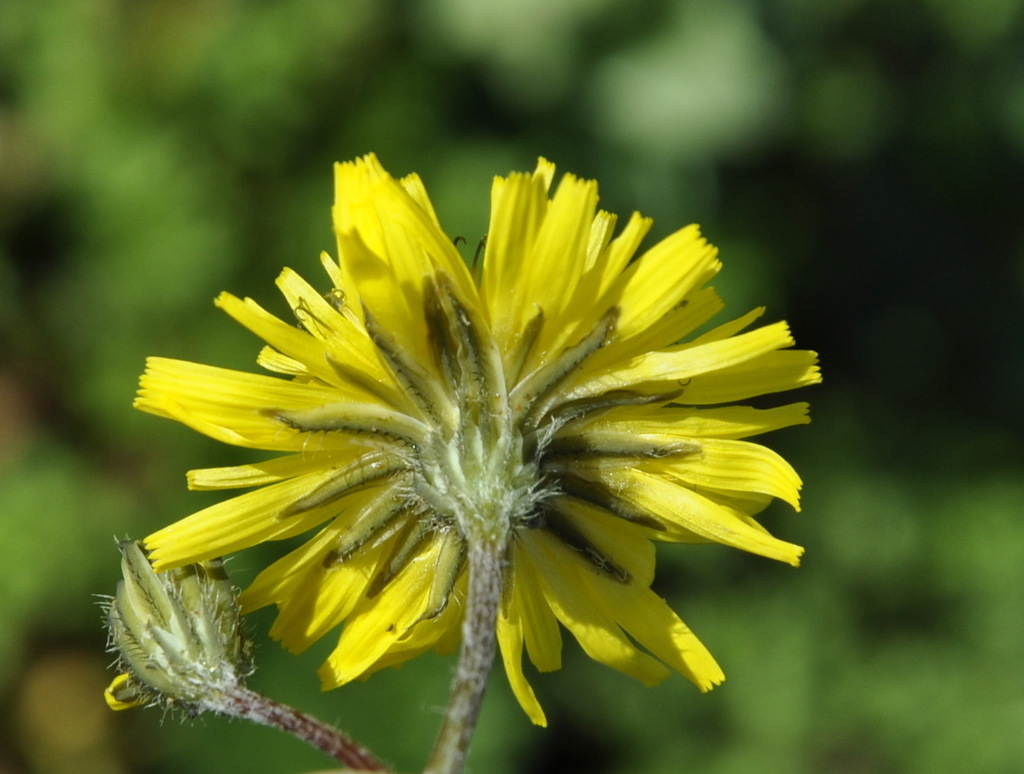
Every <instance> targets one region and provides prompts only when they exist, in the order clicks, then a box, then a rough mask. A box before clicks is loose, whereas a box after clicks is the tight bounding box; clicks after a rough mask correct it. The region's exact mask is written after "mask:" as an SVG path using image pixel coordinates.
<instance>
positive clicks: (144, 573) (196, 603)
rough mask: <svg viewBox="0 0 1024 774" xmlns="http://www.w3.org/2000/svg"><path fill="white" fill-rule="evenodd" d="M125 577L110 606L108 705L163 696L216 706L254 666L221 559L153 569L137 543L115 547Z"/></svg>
mask: <svg viewBox="0 0 1024 774" xmlns="http://www.w3.org/2000/svg"><path fill="white" fill-rule="evenodd" d="M118 548H119V550H120V551H121V570H122V573H123V574H124V580H123V581H121V582H120V583H118V586H117V594H116V595H115V596H114V597H113V598H112V599H111V600H110V603H109V606H108V608H107V619H108V620H107V625H108V627H109V630H110V644H111V650H113V651H116V652H117V653H118V655H119V663H118V666H119V668H120V669H121V670H122V674H120V675H118V676H117V677H116V678H115V679H114V680H113V682H111V684H110V686H109V687H108V688H107V690H106V692H105V694H104V695H105V697H106V700H107V704H108V705H109V706H110V708H111V709H116V710H120V709H127V708H128V707H133V706H136V705H139V704H155V703H160V702H161V701H164V702H167V703H168V704H171V705H174V706H180V707H183V708H184V709H185V710H186V711H187V712H189V713H190V714H196V713H199V712H202V711H203V710H206V709H215V708H217V707H218V706H219V704H220V703H221V699H222V697H223V695H224V694H225V693H226V692H231V691H232V690H233V689H234V688H236V687H237V686H239V685H240V684H241V682H242V681H243V680H244V679H245V678H246V677H247V676H248V675H249V674H251V672H252V664H251V661H250V659H249V643H248V641H247V640H246V638H245V636H244V634H243V633H242V627H241V622H240V618H239V611H238V605H237V604H236V601H235V597H236V595H235V589H234V587H233V586H232V585H231V583H230V581H229V580H228V577H227V574H226V573H225V572H224V568H223V563H222V561H221V560H220V559H214V560H209V561H205V562H200V563H198V564H190V565H186V566H184V567H177V568H175V569H172V570H167V571H166V572H161V573H157V572H156V571H154V570H153V567H152V565H151V564H150V562H149V559H148V558H147V556H146V553H145V551H144V550H143V548H142V545H141V544H140V543H139V542H137V541H131V540H126V541H123V542H121V543H120V544H119V545H118Z"/></svg>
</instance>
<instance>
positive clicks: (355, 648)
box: [320, 535, 458, 688]
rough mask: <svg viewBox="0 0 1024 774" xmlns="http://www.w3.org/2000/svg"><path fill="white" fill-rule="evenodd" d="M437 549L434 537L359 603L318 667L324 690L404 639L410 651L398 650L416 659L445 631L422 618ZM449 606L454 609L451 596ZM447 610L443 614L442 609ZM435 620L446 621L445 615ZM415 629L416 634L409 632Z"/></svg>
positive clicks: (360, 670) (353, 674)
mask: <svg viewBox="0 0 1024 774" xmlns="http://www.w3.org/2000/svg"><path fill="white" fill-rule="evenodd" d="M440 550H441V540H440V538H439V537H438V536H437V535H434V536H433V537H432V538H431V539H430V541H429V543H428V544H427V545H426V546H424V547H423V549H422V550H421V553H420V555H419V556H417V557H415V558H414V559H413V560H412V561H411V562H409V564H408V565H406V566H405V568H404V569H403V570H402V571H401V572H400V573H399V574H398V575H397V576H396V577H395V578H393V579H392V580H391V581H390V582H389V583H388V584H387V585H386V586H385V587H384V589H383V590H382V591H381V592H380V594H378V595H377V596H375V597H374V598H373V599H367V598H366V597H365V596H364V597H363V598H362V599H360V600H359V602H358V603H357V605H356V608H355V610H354V611H353V612H352V614H351V615H350V616H349V618H348V620H347V621H346V623H345V628H344V629H343V630H342V633H341V637H340V639H339V640H338V646H337V647H336V648H335V649H334V651H333V652H332V653H331V655H330V656H329V657H328V659H327V662H326V663H325V664H324V666H323V667H322V668H321V671H320V677H321V681H322V682H323V684H324V687H325V688H331V687H336V686H339V685H343V684H344V683H347V682H349V681H350V680H354V679H356V678H358V677H361V676H363V675H364V673H366V672H367V671H374V667H375V663H376V662H377V661H379V660H380V659H381V658H382V657H384V655H385V654H386V653H387V652H388V651H389V650H391V649H392V648H393V647H394V646H396V645H399V644H400V642H399V641H400V640H403V639H405V640H407V641H408V640H409V638H412V639H411V642H409V644H410V645H411V647H410V648H409V649H404V648H399V650H398V652H401V653H407V654H408V655H407V657H411V656H412V655H415V653H414V652H412V651H415V650H418V651H422V650H425V649H427V648H429V647H431V646H432V645H433V644H434V643H435V642H436V641H437V640H438V639H439V638H440V637H441V635H442V634H443V633H444V627H439V626H438V625H437V624H436V622H435V621H436V620H437V619H435V621H430V620H422V617H423V615H424V613H426V612H428V611H427V606H428V605H427V602H428V598H429V594H430V588H431V582H432V580H433V575H434V574H433V567H434V565H435V563H436V560H437V557H438V554H439V553H440ZM450 606H458V602H457V600H456V599H455V598H454V595H453V599H452V601H451V604H450ZM446 612H448V611H446ZM440 618H446V616H444V614H442V616H440ZM412 628H415V631H410V629H412Z"/></svg>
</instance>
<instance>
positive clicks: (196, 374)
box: [134, 357, 348, 451]
mask: <svg viewBox="0 0 1024 774" xmlns="http://www.w3.org/2000/svg"><path fill="white" fill-rule="evenodd" d="M346 395H348V393H342V392H340V391H339V390H335V389H330V388H327V387H323V386H318V385H315V384H308V383H306V384H304V383H300V382H294V381H285V380H284V379H277V378H274V377H271V376H264V375H262V374H249V373H244V372H242V371H233V370H231V369H227V368H216V367H214V366H207V365H200V364H199V363H189V362H187V361H184V360H171V359H168V358H160V357H151V358H148V359H147V360H146V371H145V373H144V374H143V375H142V379H141V380H140V383H139V394H138V397H137V398H136V399H135V404H134V405H135V407H136V408H138V409H141V410H142V411H148V412H149V413H152V414H156V415H157V416H163V417H168V418H171V419H176V420H178V421H179V422H182V423H184V424H186V425H188V426H189V427H192V428H194V429H195V430H198V431H199V432H201V433H204V434H205V435H209V436H210V437H212V438H216V439H217V440H219V441H223V442H224V443H230V444H233V445H236V446H246V447H249V448H254V449H267V450H282V451H301V450H302V449H303V447H304V446H305V444H306V443H307V442H308V436H303V434H301V433H298V432H296V431H295V430H293V429H291V428H289V427H287V426H285V425H283V424H281V422H279V421H277V420H275V419H273V418H272V417H271V416H269V415H268V413H267V412H268V410H270V409H274V408H278V407H282V406H288V407H289V408H292V409H303V408H314V407H316V406H322V405H324V404H326V403H331V402H334V401H338V400H340V399H342V398H343V397H345V396H346ZM332 440H333V441H334V443H337V439H331V438H323V445H321V447H320V448H322V449H324V448H332ZM346 443H347V442H346Z"/></svg>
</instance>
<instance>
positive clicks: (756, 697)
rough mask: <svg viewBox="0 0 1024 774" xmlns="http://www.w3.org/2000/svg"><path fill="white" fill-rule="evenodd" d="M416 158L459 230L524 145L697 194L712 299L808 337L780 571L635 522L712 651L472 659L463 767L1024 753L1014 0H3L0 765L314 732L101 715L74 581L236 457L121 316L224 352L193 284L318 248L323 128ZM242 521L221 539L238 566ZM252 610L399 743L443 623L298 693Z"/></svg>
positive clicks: (689, 217) (99, 658) (145, 714)
mask: <svg viewBox="0 0 1024 774" xmlns="http://www.w3.org/2000/svg"><path fill="white" fill-rule="evenodd" d="M371 150H373V151H376V152H377V153H378V154H379V155H380V157H381V158H382V159H383V161H384V163H385V164H386V165H387V166H388V168H389V169H391V170H392V171H393V172H395V173H396V174H404V173H406V172H410V171H418V172H419V173H420V174H421V175H422V177H423V178H424V180H425V181H426V184H427V186H428V188H429V190H430V192H431V194H432V195H433V197H434V201H435V203H436V206H437V209H438V211H439V213H440V215H441V219H442V222H443V223H444V224H445V225H446V228H447V230H448V231H449V233H450V234H452V235H461V236H464V237H465V238H466V239H467V241H468V243H469V244H475V243H476V242H477V240H478V239H479V238H480V236H482V235H483V233H484V231H485V229H486V222H487V211H488V191H489V186H490V180H491V177H492V176H493V175H495V174H505V173H507V172H508V171H510V170H513V169H530V168H532V166H533V164H534V162H535V159H536V157H537V156H538V155H541V154H543V155H545V156H547V157H549V158H551V159H552V160H554V161H556V162H557V163H558V164H559V166H560V169H561V170H563V171H573V172H575V173H577V174H580V175H582V176H586V177H593V178H597V179H598V180H599V181H600V183H601V191H602V197H603V199H602V204H603V206H605V207H606V208H607V209H610V210H612V211H615V212H619V213H622V214H628V213H629V212H630V211H631V210H633V209H639V210H641V211H643V212H644V213H646V214H649V215H652V216H654V217H655V218H656V226H655V234H654V236H656V237H660V236H664V235H665V234H667V233H669V232H670V231H671V230H674V229H675V228H676V227H678V226H681V225H683V224H685V223H687V222H691V221H698V222H700V223H701V224H702V225H703V227H704V229H705V232H706V233H707V234H708V235H709V237H710V238H711V239H712V241H714V242H715V243H716V244H718V245H719V246H720V247H721V250H722V258H723V260H724V262H725V270H724V272H723V273H722V274H721V275H720V279H719V280H718V281H716V285H717V286H718V288H719V290H720V292H721V293H722V295H723V296H724V297H725V299H726V301H727V303H728V304H729V309H730V310H731V311H732V312H734V313H736V314H739V313H741V312H743V311H746V309H748V308H749V307H751V306H754V305H758V304H767V305H768V307H769V312H768V316H767V318H766V319H769V320H774V319H781V318H785V319H788V320H789V321H790V323H791V324H792V325H793V328H794V330H795V332H796V336H797V340H798V343H799V344H800V345H801V346H803V347H807V348H813V349H816V350H818V351H820V352H821V354H822V361H823V367H824V371H825V377H826V379H825V383H824V384H823V385H822V386H820V387H816V388H813V389H810V390H806V391H805V392H804V394H802V395H799V396H797V397H798V398H800V399H809V400H811V401H812V404H813V412H814V417H815V421H814V423H813V424H812V425H811V426H810V427H804V428H795V429H792V430H788V431H783V432H781V433H779V434H777V436H776V437H775V438H773V439H771V443H772V445H773V446H774V447H775V448H777V449H780V450H781V451H783V452H784V453H785V454H786V455H787V456H788V457H789V458H790V459H791V460H792V461H793V462H794V463H795V464H796V466H797V468H798V469H799V470H800V471H801V473H802V474H803V476H804V479H805V481H806V487H805V501H804V509H803V512H802V513H800V514H793V513H791V512H789V511H788V510H787V509H786V508H785V507H782V506H778V507H776V506H773V510H771V511H770V512H769V513H768V514H767V515H766V522H767V524H768V525H769V526H770V527H771V528H772V529H773V531H775V532H776V533H777V534H780V535H781V536H783V537H785V538H786V539H788V540H792V541H794V542H798V543H802V544H804V545H806V546H807V555H806V560H805V563H804V566H803V568H801V569H800V570H793V569H791V568H789V567H786V566H782V565H776V564H773V563H771V562H768V561H766V560H762V559H759V558H757V557H752V556H747V555H742V554H739V553H738V552H733V551H729V550H727V549H723V548H717V547H700V548H692V547H685V546H669V547H667V548H664V549H663V550H661V551H660V552H659V576H658V578H657V581H656V588H657V589H658V591H659V592H660V593H662V594H663V595H665V596H666V597H668V598H669V600H670V601H671V602H672V604H673V606H674V607H675V608H676V609H677V610H678V611H679V612H680V613H681V615H682V616H683V617H684V619H686V620H687V621H688V622H689V623H690V624H691V625H692V626H693V627H694V628H695V629H696V630H697V632H698V633H699V634H700V635H701V636H702V638H703V639H704V640H705V642H706V643H707V644H708V645H709V647H711V649H712V650H713V651H714V652H715V654H716V655H717V656H718V658H719V659H720V661H721V662H722V664H723V666H724V668H725V670H726V672H727V673H728V675H729V680H728V682H727V683H726V684H725V685H724V686H723V687H722V688H721V689H719V690H716V691H715V692H713V693H711V694H709V695H706V696H702V695H699V694H698V693H697V692H696V691H694V690H693V689H692V687H691V686H690V685H689V684H688V683H686V681H684V680H683V679H682V678H675V679H670V680H669V681H667V682H666V683H665V684H663V685H661V686H659V687H657V688H655V689H647V688H644V687H642V686H640V685H638V684H634V683H633V682H632V681H631V680H629V679H628V678H625V677H623V676H621V675H618V674H615V673H612V672H611V671H610V670H607V669H605V668H603V667H600V666H598V665H596V664H594V663H592V662H589V661H587V660H586V659H585V658H583V657H582V656H581V655H580V653H579V650H578V647H577V646H576V645H575V643H574V642H570V641H569V640H567V648H566V650H567V659H566V666H565V669H563V670H562V671H561V672H559V673H556V674H552V675H546V676H542V677H538V678H537V679H536V680H535V686H536V688H537V691H538V694H539V696H540V698H541V701H542V702H543V703H544V705H545V708H546V709H547V710H548V715H549V720H550V727H549V728H548V729H546V730H542V729H535V728H533V727H532V726H530V724H529V723H528V721H527V720H526V718H525V717H524V716H523V715H522V713H521V712H520V711H519V710H518V708H517V707H516V705H515V703H514V700H513V699H512V697H511V695H510V693H509V691H508V689H507V686H506V685H505V682H504V677H503V676H502V675H501V674H500V671H499V672H498V673H497V674H496V675H495V676H494V679H492V685H491V691H490V693H489V695H488V702H487V704H486V707H485V711H484V715H483V719H482V724H481V728H480V731H479V735H478V738H477V739H476V742H475V745H474V747H473V750H472V753H471V757H470V767H471V771H473V772H478V773H480V774H484V773H486V774H503V773H505V772H508V773H511V772H528V773H534V772H535V773H536V774H546V773H548V772H574V771H581V772H584V771H585V772H589V773H590V774H604V773H608V774H611V773H613V772H650V773H651V774H661V773H664V774H669V773H674V772H679V771H693V772H707V773H708V774H739V773H741V772H742V773H743V774H746V773H747V772H750V771H758V772H760V773H761V774H773V773H775V772H778V774H783V773H785V774H792V773H793V772H822V773H828V774H833V773H835V774H887V773H889V772H901V773H902V772H910V773H913V772H921V773H924V772H928V774H941V773H942V772H951V773H952V772H956V773H957V774H961V773H962V772H979V773H982V774H1013V773H1016V772H1021V771H1024V600H1022V595H1024V513H1022V503H1024V475H1022V472H1024V471H1022V461H1024V453H1022V431H1024V419H1022V411H1021V408H1020V406H1021V395H1022V393H1024V351H1022V344H1024V335H1022V334H1024V330H1022V314H1021V312H1022V300H1024V299H1022V297H1024V211H1022V202H1024V2H1021V0H828V1H827V2H821V1H819V0H487V1H485V0H420V1H413V0H345V1H344V2H342V1H341V0H338V1H337V2H330V1H325V0H288V1H287V2H275V3H261V2H242V1H241V0H203V1H202V2H199V1H197V0H142V1H139V0H135V1H129V0H120V1H118V0H46V1H44V2H37V1H35V0H3V2H2V3H0V353H2V357H0V493H2V498H0V557H2V558H0V774H25V773H27V772H33V773H38V774H60V773H63V772H76V773H77V774H94V773H96V774H98V773H104V774H106V773H108V772H109V773H110V774H129V773H130V772H140V773H141V772H146V773H147V774H163V773H165V772H195V774H206V773H207V772H209V773H210V774H213V773H214V772H216V773H217V774H221V773H222V772H226V771H245V772H251V773H252V774H263V773H264V772H267V773H268V774H269V773H270V772H275V773H284V774H292V773H295V774H298V773H299V772H304V771H311V770H313V769H317V768H324V767H326V764H327V762H326V761H325V760H324V759H323V758H322V757H321V756H320V755H319V754H317V753H315V752H312V751H307V750H306V749H304V748H303V747H302V746H301V745H300V744H299V743H297V742H295V741H293V740H291V739H290V738H288V737H285V736H283V735H280V734H277V733H276V732H273V731H270V730H265V729H259V728H255V727H249V726H247V725H243V724H240V723H229V722H226V721H223V720H220V719H215V718H207V719H203V720H201V721H199V722H196V723H185V724H183V723H181V722H179V720H178V719H177V718H175V717H171V716H168V717H166V718H162V716H161V714H160V712H159V711H156V710H151V711H142V710H136V711H132V712H127V713H119V714H114V713H111V712H109V711H108V710H107V709H106V708H105V706H104V705H103V702H102V698H101V695H100V692H101V690H102V688H103V686H104V685H105V684H106V682H107V681H108V679H109V678H110V676H111V673H110V672H108V671H107V666H108V662H109V660H110V659H109V656H108V655H107V654H105V653H104V645H105V634H104V632H103V630H102V627H101V625H100V618H101V615H100V610H99V608H98V606H97V598H96V596H95V595H97V594H105V593H110V592H112V590H113V588H114V585H115V582H116V579H117V577H118V558H117V552H116V550H115V546H114V537H115V536H124V535H131V536H142V535H144V534H146V533H147V532H149V531H151V530H153V529H154V528H156V527H158V526H161V525H163V524H166V523H168V522H170V521H172V520H174V519H177V518H179V517H181V516H182V515H184V514H187V513H190V512H191V511H193V510H196V509H198V508H199V507H201V506H204V505H206V504H208V502H210V501H212V498H206V497H205V496H204V495H201V494H190V493H187V492H186V491H185V487H184V477H183V472H184V470H185V469H186V468H190V467H207V466H212V465H218V464H231V463H233V462H236V461H241V460H243V459H245V458H246V457H245V456H243V455H240V454H239V453H238V452H237V451H235V450H232V449H225V448H220V447H218V446H217V444H215V443H214V442H212V441H208V440H206V439H204V438H201V437H199V436H197V435H194V434H192V433H190V432H189V431H187V430H185V429H184V428H182V427H179V426H176V425H173V424H172V423H169V422H164V421H161V420H159V419H155V418H153V417H150V416H146V415H142V414H138V413H136V412H133V411H132V410H131V408H130V404H131V400H132V395H133V392H134V390H135V385H136V380H137V377H138V374H139V373H140V372H141V369H142V365H143V359H144V357H145V356H146V355H148V354H160V355H165V356H173V357H183V358H188V359H194V360H200V361H205V362H212V363H218V364H222V365H227V366H232V367H237V368H243V369H254V368H255V365H254V364H253V359H254V357H255V354H256V352H257V350H258V343H257V342H256V341H255V340H254V339H253V338H252V337H250V336H249V335H248V334H247V333H246V332H245V331H243V330H241V329H240V328H238V327H237V326H236V325H234V324H233V323H231V322H230V321H229V320H228V319H227V318H226V317H224V316H223V315H221V314H220V313H219V312H217V311H216V310H215V309H214V308H213V306H212V304H211V300H212V299H213V297H214V296H215V295H216V294H217V293H218V292H219V291H220V290H222V289H230V290H232V291H233V292H235V293H236V294H239V295H252V296H253V297H255V298H257V299H259V300H260V301H261V302H263V303H265V304H267V305H268V306H269V307H270V308H271V309H273V310H275V311H277V312H278V313H284V312H285V308H284V304H283V302H281V301H280V299H278V298H277V297H276V291H275V290H274V288H273V284H272V281H273V279H274V277H275V276H276V274H277V271H278V269H279V268H280V267H281V266H283V265H289V266H291V267H293V268H295V269H296V270H299V271H301V272H303V273H304V274H306V275H307V276H309V277H311V278H315V277H316V276H317V275H318V272H319V264H318V260H317V255H318V252H319V251H320V250H322V249H328V250H333V244H332V235H331V231H330V225H329V205H330V199H331V190H332V188H331V187H332V181H331V167H330V165H331V163H332V162H333V161H335V160H345V159H349V158H352V157H354V156H356V155H359V154H362V153H365V152H367V151H371ZM272 554H273V551H272V550H271V551H266V552H264V553H260V551H258V550H257V551H252V552H248V553H246V554H243V555H242V556H240V557H237V558H236V559H235V560H234V561H233V562H232V564H231V568H232V571H233V573H235V576H236V577H237V578H238V580H239V582H240V583H242V582H244V581H245V579H246V578H247V577H251V575H252V573H253V571H254V570H255V569H256V568H258V567H259V566H260V565H261V564H262V563H264V562H265V561H267V559H268V558H269V556H270V555H272ZM269 620H270V619H269V618H268V617H266V616H264V617H260V616H259V615H257V616H255V617H254V618H253V621H252V627H253V630H254V632H256V634H257V639H258V640H259V643H260V645H259V651H258V662H259V665H260V669H259V672H258V673H257V675H256V677H255V678H254V680H255V685H256V686H257V687H259V688H261V689H263V690H264V691H266V692H268V693H270V694H271V695H273V696H275V697H277V698H279V699H281V700H285V701H289V702H292V703H294V704H296V705H298V706H300V707H301V708H303V709H306V710H307V711H312V712H315V713H317V714H319V715H321V716H322V717H324V718H326V719H328V720H331V721H336V722H337V723H338V724H339V725H340V726H341V727H343V728H345V729H347V730H349V731H350V732H351V733H353V734H354V735H355V736H356V737H357V738H359V739H361V740H363V741H364V742H366V743H367V744H369V745H370V746H371V747H373V748H374V749H375V750H377V751H379V752H380V753H381V754H382V755H383V756H384V757H385V758H387V759H388V760H389V761H391V762H392V763H394V764H395V765H396V766H397V767H398V768H399V769H400V770H402V771H407V772H409V771H416V770H419V767H420V765H421V764H422V762H423V761H424V759H425V756H426V754H427V751H428V750H429V747H430V744H431V742H432V740H433V737H434V734H435V733H436V730H437V728H438V725H439V722H440V715H439V709H438V708H439V707H441V706H443V704H444V702H445V699H446V689H447V685H448V680H449V676H450V673H451V667H452V661H451V660H450V659H443V658H440V657H436V656H433V655H430V656H426V657H423V658H422V659H419V660H417V661H415V662H412V663H410V664H408V665H406V666H405V667H403V668H402V669H401V670H388V671H387V672H385V673H382V674H380V675H378V676H375V677H374V678H372V679H371V680H370V681H369V682H367V683H365V684H358V685H354V686H351V687H346V688H344V689H342V690H340V691H336V692H333V693H329V694H321V693H320V692H319V690H318V686H317V684H316V679H315V675H314V670H315V667H316V665H317V664H319V663H320V661H321V660H322V658H323V657H324V656H325V654H326V652H327V649H328V648H329V647H330V643H324V647H321V648H319V649H317V648H314V649H313V651H312V652H311V653H308V654H306V655H304V656H303V657H301V658H294V657H291V656H287V655H285V654H283V653H282V652H281V651H280V649H279V648H278V647H277V646H276V645H275V644H274V643H271V642H269V641H268V640H267V638H266V635H265V631H266V629H267V626H268V623H269Z"/></svg>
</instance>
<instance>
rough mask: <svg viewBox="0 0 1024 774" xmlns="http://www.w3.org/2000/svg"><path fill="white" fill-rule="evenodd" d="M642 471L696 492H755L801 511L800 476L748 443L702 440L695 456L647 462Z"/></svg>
mask: <svg viewBox="0 0 1024 774" xmlns="http://www.w3.org/2000/svg"><path fill="white" fill-rule="evenodd" d="M642 467H643V468H644V470H647V471H649V472H651V473H656V474H661V475H668V476H670V477H672V478H676V479H678V480H680V481H683V482H685V483H687V484H689V485H690V486H693V487H694V488H696V489H698V490H704V489H713V490H718V491H722V492H727V493H728V492H757V493H760V494H766V495H771V496H772V497H778V498H779V499H780V500H785V501H786V502H787V503H789V504H790V505H792V506H793V508H794V509H796V510H800V485H801V482H800V477H799V476H798V475H797V473H796V471H795V470H793V467H792V466H791V465H790V464H789V463H788V462H786V460H784V459H783V458H782V457H781V456H780V455H779V454H777V453H776V452H773V451H772V450H771V449H769V448H767V447H766V446H761V445H760V444H756V443H750V442H749V441H733V440H725V439H718V438H705V439H704V440H702V441H701V442H700V451H699V452H698V453H696V454H684V455H677V456H672V457H664V458H661V459H656V460H648V461H644V462H643V463H642Z"/></svg>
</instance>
